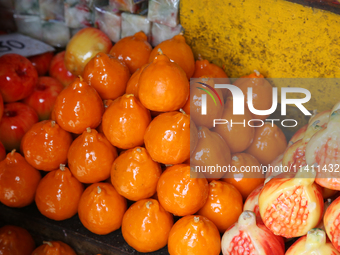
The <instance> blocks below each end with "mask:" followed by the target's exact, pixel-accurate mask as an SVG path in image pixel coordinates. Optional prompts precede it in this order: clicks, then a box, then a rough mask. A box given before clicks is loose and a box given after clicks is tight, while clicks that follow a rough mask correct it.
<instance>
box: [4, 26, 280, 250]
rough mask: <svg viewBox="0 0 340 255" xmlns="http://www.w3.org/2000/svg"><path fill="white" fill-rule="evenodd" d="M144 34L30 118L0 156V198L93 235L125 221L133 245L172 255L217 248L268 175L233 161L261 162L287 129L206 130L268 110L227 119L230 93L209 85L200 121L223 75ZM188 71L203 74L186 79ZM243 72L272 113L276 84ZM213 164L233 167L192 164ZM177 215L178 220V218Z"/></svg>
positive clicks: (275, 152) (175, 43) (175, 45)
mask: <svg viewBox="0 0 340 255" xmlns="http://www.w3.org/2000/svg"><path fill="white" fill-rule="evenodd" d="M146 39H147V38H146V36H145V34H144V33H143V32H139V33H136V34H135V35H134V36H130V37H126V38H124V39H122V40H121V41H119V42H118V43H116V44H115V45H114V46H113V47H112V49H111V51H110V53H109V54H105V53H98V54H97V55H96V56H95V57H93V58H92V60H90V62H89V63H88V64H87V65H86V67H85V69H84V72H83V74H82V75H81V76H79V77H78V78H76V79H75V80H74V81H73V82H72V83H71V84H69V85H68V86H66V87H65V89H63V90H62V91H61V92H60V94H59V96H58V97H57V99H56V101H55V104H54V108H53V111H52V114H51V118H50V119H49V120H45V121H41V122H38V123H36V124H34V125H33V126H32V127H31V128H30V130H29V131H28V132H27V133H26V134H25V135H24V137H23V139H22V142H21V146H20V152H17V151H15V150H13V151H12V152H9V153H8V155H7V157H6V158H5V159H4V160H3V161H1V162H0V201H1V203H3V204H5V205H7V206H11V207H24V206H27V205H29V204H30V203H32V202H33V201H35V203H36V205H37V207H38V209H39V211H40V212H41V213H42V214H43V215H44V216H46V217H48V218H50V219H53V220H56V221H60V220H65V219H68V218H70V217H72V216H74V215H75V214H77V213H78V215H79V218H80V221H81V222H82V224H83V225H84V226H85V227H86V228H87V229H88V230H90V231H91V232H93V233H96V234H98V235H105V234H108V233H110V232H112V231H115V230H117V229H119V228H121V229H122V234H123V237H124V239H125V240H126V242H127V243H128V244H129V245H130V246H132V247H133V248H134V249H136V250H137V251H139V252H153V251H156V250H158V249H161V248H162V247H164V246H166V245H168V250H169V253H170V254H171V255H177V254H178V255H183V254H212V255H214V254H220V252H221V235H220V234H221V233H224V232H225V231H226V230H227V229H228V228H229V227H230V226H232V225H233V224H234V223H235V222H236V221H237V219H238V217H239V216H240V214H241V213H242V211H243V203H244V201H245V200H246V198H247V197H248V195H249V194H250V193H251V192H252V191H253V190H254V189H255V188H256V187H257V186H259V185H261V184H263V182H264V176H263V174H262V173H261V172H260V171H259V173H258V174H255V175H252V176H250V177H249V176H244V175H242V174H241V173H240V171H239V170H240V168H241V166H257V167H258V168H259V169H260V168H261V164H263V165H265V164H269V163H270V162H271V161H273V160H274V159H275V158H276V157H277V156H279V155H280V154H281V153H282V152H283V151H284V150H285V148H286V146H287V142H286V139H285V136H284V135H283V133H282V131H281V130H280V129H279V128H278V127H277V126H276V125H275V124H272V123H265V124H264V125H262V126H261V125H259V126H258V127H256V125H257V124H254V125H253V126H249V125H246V126H243V125H234V126H231V125H230V123H229V124H225V125H218V126H215V127H214V126H213V121H212V120H213V119H226V120H231V119H233V121H234V122H242V121H243V120H244V119H245V121H246V122H248V121H249V120H251V119H261V120H264V119H265V118H266V116H256V115H254V114H252V113H250V111H249V109H248V108H247V107H246V106H245V114H244V116H234V115H233V101H232V97H231V96H230V94H228V93H227V90H226V89H215V90H214V91H215V93H216V94H215V95H216V96H217V98H218V99H219V100H217V102H216V101H214V98H212V97H207V108H208V114H207V115H205V116H202V115H201V105H202V95H203V94H204V93H205V92H204V90H203V89H205V88H207V86H210V87H213V85H214V83H213V79H212V78H225V79H228V76H227V75H226V73H225V72H224V70H223V69H222V68H220V67H218V66H216V65H214V64H212V63H209V62H208V61H207V60H203V59H202V58H199V59H198V60H197V61H196V62H195V60H194V55H193V52H192V50H191V48H190V47H189V46H188V45H187V44H186V42H185V39H184V37H183V35H177V36H175V37H174V38H172V39H170V40H167V41H164V42H163V43H161V44H159V45H158V46H157V47H156V48H154V49H152V47H151V46H150V45H149V43H148V42H147V40H146ZM190 78H200V79H199V80H194V81H193V82H192V83H191V84H190V82H189V80H190ZM243 78H246V79H239V80H236V82H235V83H234V85H236V86H238V87H239V88H240V89H241V90H244V91H246V88H247V87H249V86H251V87H252V88H253V104H254V107H255V108H256V109H259V110H261V109H263V110H264V109H268V108H270V106H271V90H272V87H271V85H270V84H269V83H268V82H266V81H264V79H261V78H263V76H262V75H261V74H259V73H258V72H257V71H255V72H254V73H253V74H251V75H247V76H245V77H243ZM244 94H246V93H244ZM216 164H219V165H221V166H233V167H234V168H235V169H237V171H236V172H233V173H231V172H228V173H227V174H226V173H222V172H221V173H218V174H210V173H207V172H205V173H201V172H198V171H196V170H195V169H198V168H203V167H207V166H211V165H216ZM197 167H198V168H197ZM39 171H43V172H44V173H47V174H46V175H44V176H43V177H41V172H39ZM18 180H19V181H18ZM127 200H130V201H133V204H132V205H131V206H130V207H128V206H127V205H128V203H127ZM174 216H179V217H181V218H180V219H179V220H178V221H176V222H175V223H174ZM0 240H1V239H0ZM0 246H1V242H0ZM56 246H58V247H59V246H60V247H61V246H62V244H60V243H53V242H49V243H46V244H44V247H41V248H37V249H36V250H35V251H34V252H33V253H32V254H34V255H38V254H47V253H46V251H43V250H47V249H48V248H49V247H50V248H51V247H56ZM63 249H64V250H67V249H68V248H63ZM44 252H45V253H44ZM21 254H23V253H21ZM63 254H74V252H73V251H69V252H68V253H67V252H66V251H65V252H64V253H63Z"/></svg>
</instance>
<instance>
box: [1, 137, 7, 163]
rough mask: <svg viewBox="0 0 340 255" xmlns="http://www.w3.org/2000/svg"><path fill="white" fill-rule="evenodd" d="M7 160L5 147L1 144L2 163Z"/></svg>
mask: <svg viewBox="0 0 340 255" xmlns="http://www.w3.org/2000/svg"><path fill="white" fill-rule="evenodd" d="M5 158H6V150H5V146H4V145H3V144H2V143H1V142H0V161H2V160H4V159H5Z"/></svg>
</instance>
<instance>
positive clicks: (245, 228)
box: [222, 211, 285, 255]
mask: <svg viewBox="0 0 340 255" xmlns="http://www.w3.org/2000/svg"><path fill="white" fill-rule="evenodd" d="M222 253H223V255H231V254H247V253H248V254H261V255H267V254H268V255H274V254H275V255H283V254H285V252H284V242H283V238H282V237H279V236H275V235H274V234H273V233H272V232H271V231H270V230H269V229H268V228H266V227H265V226H264V225H263V224H262V223H260V222H256V216H255V213H254V212H251V211H244V212H243V213H242V214H241V215H240V217H239V219H238V221H237V223H235V224H234V225H233V226H231V227H230V228H229V229H228V230H227V231H226V232H225V233H224V234H223V236H222Z"/></svg>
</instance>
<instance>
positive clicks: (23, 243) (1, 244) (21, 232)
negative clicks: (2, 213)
mask: <svg viewBox="0 0 340 255" xmlns="http://www.w3.org/2000/svg"><path fill="white" fill-rule="evenodd" d="M34 248H35V243H34V240H33V238H32V236H31V234H30V233H29V232H28V231H27V230H26V229H24V228H21V227H17V226H12V225H6V226H3V227H1V228H0V252H1V254H4V255H5V254H8V255H9V254H11V255H31V254H32V251H33V250H34Z"/></svg>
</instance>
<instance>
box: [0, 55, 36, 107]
mask: <svg viewBox="0 0 340 255" xmlns="http://www.w3.org/2000/svg"><path fill="white" fill-rule="evenodd" d="M37 81H38V72H37V70H36V69H35V68H34V66H33V65H32V63H31V62H30V61H29V60H28V59H27V58H25V57H23V56H21V55H18V54H14V53H10V54H5V55H2V56H1V57H0V93H1V94H2V97H3V99H4V102H7V103H9V102H15V101H18V100H21V99H24V98H25V97H27V96H29V94H31V93H32V92H33V88H34V86H35V84H36V83H37Z"/></svg>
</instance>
